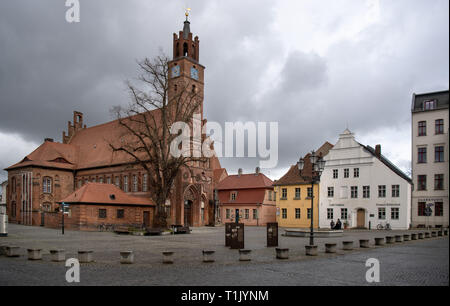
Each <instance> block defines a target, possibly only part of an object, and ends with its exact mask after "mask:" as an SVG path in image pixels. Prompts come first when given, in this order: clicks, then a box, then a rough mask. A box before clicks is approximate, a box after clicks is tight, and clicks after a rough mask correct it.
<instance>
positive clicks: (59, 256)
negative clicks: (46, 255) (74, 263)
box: [50, 249, 66, 262]
mask: <svg viewBox="0 0 450 306" xmlns="http://www.w3.org/2000/svg"><path fill="white" fill-rule="evenodd" d="M50 255H51V260H52V261H54V262H60V261H65V260H66V251H65V250H62V249H60V250H58V249H54V250H50Z"/></svg>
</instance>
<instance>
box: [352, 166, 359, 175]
mask: <svg viewBox="0 0 450 306" xmlns="http://www.w3.org/2000/svg"><path fill="white" fill-rule="evenodd" d="M353 177H359V168H355V169H353Z"/></svg>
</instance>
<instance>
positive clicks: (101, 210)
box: [98, 208, 106, 219]
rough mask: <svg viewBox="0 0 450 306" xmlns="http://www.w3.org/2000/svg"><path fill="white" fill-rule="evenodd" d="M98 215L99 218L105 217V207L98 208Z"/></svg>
mask: <svg viewBox="0 0 450 306" xmlns="http://www.w3.org/2000/svg"><path fill="white" fill-rule="evenodd" d="M98 217H99V218H100V219H106V209H102V208H100V209H99V210H98Z"/></svg>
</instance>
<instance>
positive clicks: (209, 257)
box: [203, 251, 216, 262]
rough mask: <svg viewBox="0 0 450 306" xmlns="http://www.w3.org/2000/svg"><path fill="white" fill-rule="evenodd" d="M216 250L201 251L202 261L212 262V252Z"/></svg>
mask: <svg viewBox="0 0 450 306" xmlns="http://www.w3.org/2000/svg"><path fill="white" fill-rule="evenodd" d="M215 253H216V251H203V262H214V261H215V259H214V254H215Z"/></svg>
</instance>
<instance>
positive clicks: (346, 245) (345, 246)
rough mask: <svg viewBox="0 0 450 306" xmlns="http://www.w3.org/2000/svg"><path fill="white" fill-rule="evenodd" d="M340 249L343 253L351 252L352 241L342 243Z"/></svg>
mask: <svg viewBox="0 0 450 306" xmlns="http://www.w3.org/2000/svg"><path fill="white" fill-rule="evenodd" d="M342 249H343V250H345V251H350V250H353V241H342Z"/></svg>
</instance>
